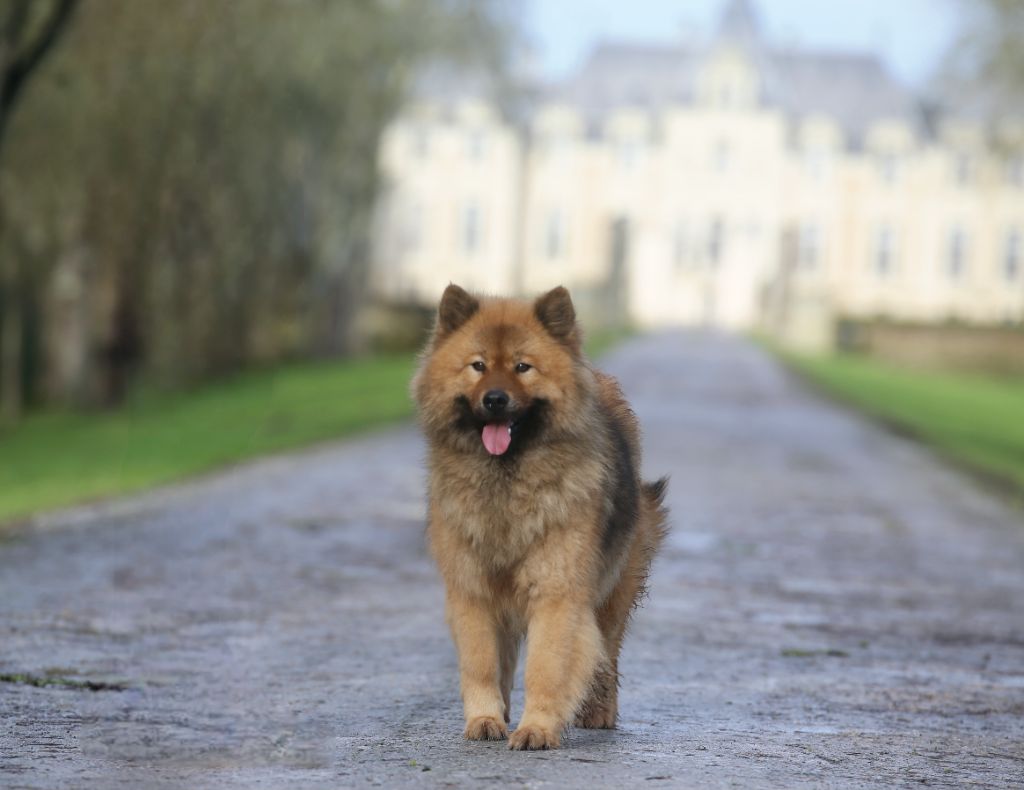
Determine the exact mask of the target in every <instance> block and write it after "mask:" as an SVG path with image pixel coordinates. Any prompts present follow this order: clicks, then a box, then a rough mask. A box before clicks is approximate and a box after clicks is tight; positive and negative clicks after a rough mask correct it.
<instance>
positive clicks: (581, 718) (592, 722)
mask: <svg viewBox="0 0 1024 790" xmlns="http://www.w3.org/2000/svg"><path fill="white" fill-rule="evenodd" d="M574 724H575V725H576V726H577V727H582V728H583V729H585V730H614V729H615V709H614V708H611V709H609V708H605V707H603V706H601V707H593V708H591V707H589V706H588V707H587V708H586V709H584V710H582V711H580V713H579V714H578V715H577V716H576V721H575V722H574Z"/></svg>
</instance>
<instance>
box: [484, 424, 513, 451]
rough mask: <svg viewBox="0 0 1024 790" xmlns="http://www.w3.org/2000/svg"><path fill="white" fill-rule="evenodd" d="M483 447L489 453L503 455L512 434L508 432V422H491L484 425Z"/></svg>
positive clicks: (510, 441) (510, 442)
mask: <svg viewBox="0 0 1024 790" xmlns="http://www.w3.org/2000/svg"><path fill="white" fill-rule="evenodd" d="M481 436H482V438H483V440H484V447H486V448H487V452H489V453H490V454H491V455H504V453H505V451H506V450H507V449H508V446H509V445H510V444H512V434H510V433H509V423H507V422H492V423H488V424H487V425H485V426H484V431H483V434H482V435H481Z"/></svg>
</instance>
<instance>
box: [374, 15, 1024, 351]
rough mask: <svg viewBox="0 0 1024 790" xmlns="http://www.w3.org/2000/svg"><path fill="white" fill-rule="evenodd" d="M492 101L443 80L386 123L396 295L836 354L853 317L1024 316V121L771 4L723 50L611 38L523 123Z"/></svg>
mask: <svg viewBox="0 0 1024 790" xmlns="http://www.w3.org/2000/svg"><path fill="white" fill-rule="evenodd" d="M486 97H487V93H486V91H485V90H483V89H482V86H481V85H479V84H477V85H474V84H473V83H472V80H471V79H468V78H465V77H456V76H454V75H451V74H448V75H444V74H441V73H438V74H436V75H431V76H428V77H426V78H425V79H424V83H423V89H422V90H421V91H420V92H419V94H418V98H417V100H416V101H415V102H413V103H412V104H411V105H410V106H409V108H408V110H407V112H406V113H405V114H404V115H403V116H402V117H401V118H399V119H398V120H396V121H395V123H394V124H393V125H392V127H391V128H390V130H389V131H388V133H387V135H386V136H385V140H384V142H383V146H382V151H381V156H382V166H383V169H384V172H385V174H386V178H387V188H386V190H385V193H384V195H383V197H382V200H381V204H380V222H379V235H378V243H377V247H376V258H375V266H374V269H373V271H374V278H375V287H376V289H377V290H378V292H379V293H381V294H382V295H384V296H385V297H387V298H390V299H400V300H412V301H423V302H432V301H433V300H435V299H436V298H437V295H438V294H439V293H440V291H441V290H442V288H443V287H444V286H445V285H446V284H447V283H448V282H449V281H455V282H459V283H461V284H464V285H466V286H467V287H471V288H475V289H479V290H482V291H490V292H495V293H509V292H535V291H538V290H541V289H543V288H547V287H549V286H552V285H555V284H558V283H564V284H566V285H568V286H570V287H571V288H573V289H574V291H575V292H577V293H580V294H581V295H582V298H583V302H584V307H585V309H588V310H589V311H590V312H591V313H592V314H594V315H598V316H599V315H606V314H607V313H608V312H609V311H613V310H621V311H623V312H625V313H626V314H628V316H629V318H630V319H631V320H632V321H634V322H635V323H637V324H639V325H641V326H662V325H670V324H691V325H692V324H703V325H712V326H719V327H724V328H729V329H739V330H743V329H750V328H754V327H761V328H767V329H770V330H772V331H774V332H776V333H777V334H778V335H779V336H781V337H783V338H784V339H786V340H788V341H790V342H792V343H794V344H797V345H803V346H818V347H820V346H823V345H825V344H827V343H828V342H829V341H830V338H831V336H832V332H833V329H834V325H835V321H836V319H838V318H841V317H854V318H857V317H861V318H869V317H879V316H885V317H889V318H893V319H898V320H907V321H914V322H944V321H948V320H960V321H964V322H969V323H982V324H1000V323H1005V322H1020V321H1021V320H1022V318H1024V154H1022V149H1021V148H1020V147H1019V146H1017V145H1015V144H1014V143H1015V141H1016V140H1018V139H1024V129H1022V128H1019V127H1018V128H1014V127H1012V126H1005V127H1001V128H999V129H998V130H995V131H997V132H998V135H996V134H994V130H993V127H992V125H991V124H990V123H988V122H987V121H985V120H984V119H983V118H982V117H981V116H979V115H977V114H976V113H971V112H968V111H966V110H964V109H962V108H959V107H957V106H956V102H950V103H949V106H948V107H945V108H943V109H942V111H936V110H934V109H931V110H929V109H927V108H926V105H925V103H924V102H923V101H922V99H921V98H920V97H919V96H917V95H915V94H914V93H912V92H911V91H909V90H908V89H907V88H905V87H903V86H902V85H900V84H899V83H898V82H897V81H896V80H895V79H894V78H893V77H892V75H891V74H890V73H889V72H888V71H887V70H886V68H885V66H884V65H883V64H882V63H881V62H880V61H879V60H878V58H876V57H875V56H873V55H867V54H865V55H859V54H849V53H834V52H818V51H806V50H793V49H780V48H778V47H774V46H772V45H771V44H770V43H769V42H767V41H766V40H765V38H764V37H763V36H762V34H761V31H760V28H759V25H758V20H757V16H756V13H755V9H754V8H753V7H752V4H751V3H750V2H749V0H731V2H730V3H729V4H728V5H727V7H726V8H725V10H724V13H723V15H722V18H721V21H720V24H719V28H718V31H717V34H716V35H715V36H714V37H713V39H712V40H711V41H709V42H707V43H706V44H702V45H700V46H695V45H683V44H680V45H678V46H656V45H651V46H640V45H635V44H630V45H619V44H604V45H601V46H599V47H598V48H597V49H596V50H595V51H594V52H593V53H592V55H591V57H590V58H589V60H587V61H586V63H585V64H584V65H583V66H582V67H581V69H580V70H579V71H578V73H577V74H575V75H574V76H573V77H572V78H570V79H568V80H566V81H564V82H563V83H560V84H556V85H549V86H545V87H543V88H542V89H539V90H537V91H535V92H534V93H533V95H532V96H531V97H530V99H529V101H528V102H527V103H526V107H525V109H524V110H522V111H521V112H519V113H518V114H517V115H516V117H512V118H510V117H509V113H507V112H506V113H502V112H500V111H499V110H498V109H497V104H496V103H494V102H492V101H489V100H488V99H487V98H486ZM997 138H998V141H999V142H998V144H997V142H996V139H997Z"/></svg>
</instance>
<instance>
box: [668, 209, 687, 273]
mask: <svg viewBox="0 0 1024 790" xmlns="http://www.w3.org/2000/svg"><path fill="white" fill-rule="evenodd" d="M672 261H673V263H674V264H675V267H676V271H677V272H678V271H681V270H682V269H683V267H685V266H686V264H687V263H689V261H690V229H689V228H688V227H687V226H686V221H685V220H679V221H678V222H676V227H675V231H674V232H673V234H672Z"/></svg>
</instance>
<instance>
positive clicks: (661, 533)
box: [641, 477, 668, 570]
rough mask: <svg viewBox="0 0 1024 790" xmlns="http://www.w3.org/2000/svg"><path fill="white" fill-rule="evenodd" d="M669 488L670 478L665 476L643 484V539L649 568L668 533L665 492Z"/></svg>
mask: <svg viewBox="0 0 1024 790" xmlns="http://www.w3.org/2000/svg"><path fill="white" fill-rule="evenodd" d="M667 490H668V478H667V477H663V478H661V479H660V480H655V481H654V482H653V483H644V484H643V531H642V534H641V540H643V547H644V551H645V553H646V554H647V569H648V570H649V569H650V565H651V562H653V561H654V555H655V554H657V552H658V549H660V548H661V544H662V543H664V542H665V536H666V535H668V508H667V507H666V506H665V492H666V491H667Z"/></svg>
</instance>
